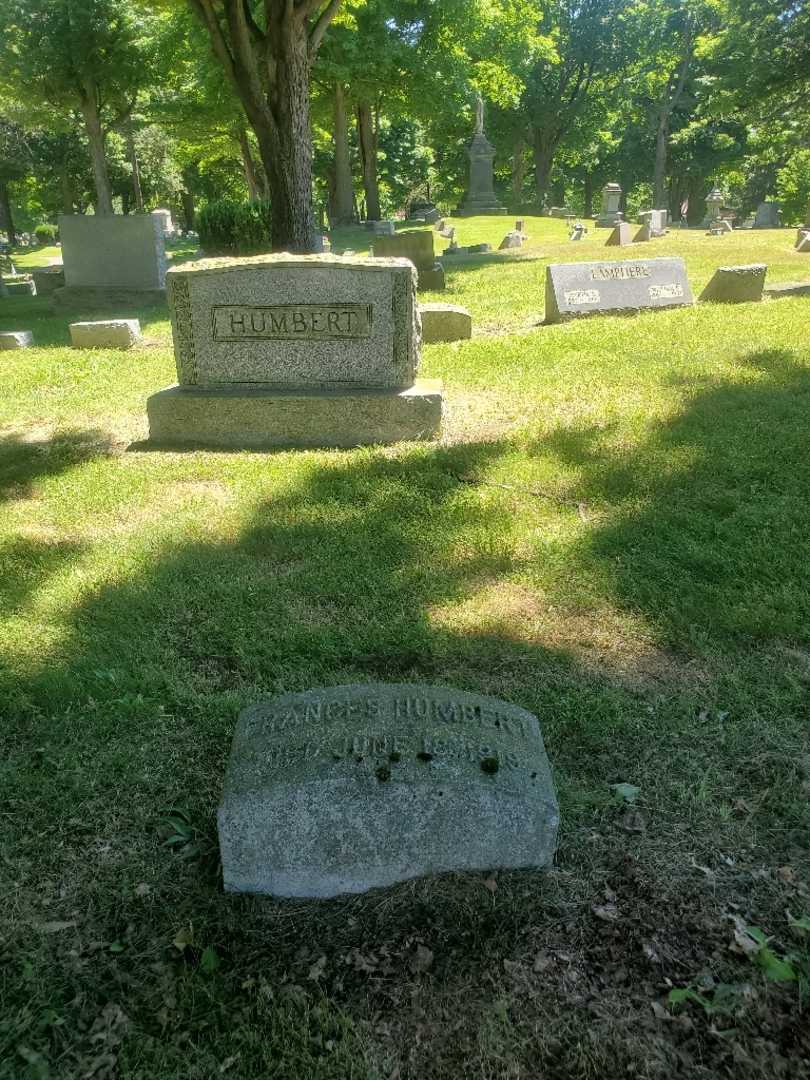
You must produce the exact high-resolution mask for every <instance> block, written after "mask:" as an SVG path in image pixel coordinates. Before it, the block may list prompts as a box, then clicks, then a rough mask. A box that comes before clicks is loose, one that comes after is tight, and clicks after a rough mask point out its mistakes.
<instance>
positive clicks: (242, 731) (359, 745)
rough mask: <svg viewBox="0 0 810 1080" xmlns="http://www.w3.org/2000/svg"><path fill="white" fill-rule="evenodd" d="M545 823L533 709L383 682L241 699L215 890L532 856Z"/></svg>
mask: <svg viewBox="0 0 810 1080" xmlns="http://www.w3.org/2000/svg"><path fill="white" fill-rule="evenodd" d="M558 824H559V809H558V805H557V799H556V795H555V791H554V785H553V781H552V778H551V771H550V768H549V764H548V759H547V757H546V752H545V748H544V746H543V738H542V734H541V731H540V725H539V723H538V721H537V718H536V717H535V716H533V715H532V714H531V713H529V712H526V711H525V710H523V709H520V708H517V707H516V706H514V705H509V704H507V703H505V702H503V701H498V700H496V699H495V698H488V697H481V696H479V695H478V694H470V693H465V692H463V691H459V690H452V689H449V688H446V687H430V686H414V685H396V684H393V685H392V684H369V685H362V686H338V687H333V688H330V689H325V690H311V691H309V692H307V693H301V694H289V695H286V696H284V697H279V698H275V699H271V700H269V701H265V702H261V703H259V704H257V705H255V706H253V707H251V708H248V709H246V710H245V711H244V712H243V713H242V714H241V716H240V717H239V721H238V723H237V727H236V732H235V735H234V739H233V746H232V750H231V757H230V762H229V765H228V771H227V775H226V778H225V784H224V791H223V797H222V803H221V805H220V809H219V815H218V829H219V844H220V854H221V859H222V875H223V882H224V886H225V889H226V891H228V892H247V893H259V894H266V895H273V896H281V897H285V896H286V897H324V898H325V897H332V896H339V895H342V894H348V893H361V892H365V891H366V890H368V889H373V888H378V887H381V886H387V885H392V884H394V883H396V882H400V881H406V880H408V879H410V878H415V877H421V876H424V875H427V874H439V873H444V872H447V871H476V870H477V871H481V870H499V869H510V868H524V867H525V868H539V867H545V866H548V865H549V864H550V863H551V861H552V859H553V857H554V852H555V847H556V840H557V829H558Z"/></svg>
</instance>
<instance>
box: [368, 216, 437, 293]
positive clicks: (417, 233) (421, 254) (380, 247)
mask: <svg viewBox="0 0 810 1080" xmlns="http://www.w3.org/2000/svg"><path fill="white" fill-rule="evenodd" d="M373 254H374V257H375V258H383V259H410V261H411V262H412V263H413V265H414V266H415V267H416V272H417V275H418V284H419V288H420V289H443V288H444V287H445V276H444V269H443V268H442V264H441V263H440V262H437V261H436V256H435V254H434V250H433V232H432V230H430V229H403V230H402V231H400V232H398V233H396V234H394V235H392V236H375V237H374V245H373Z"/></svg>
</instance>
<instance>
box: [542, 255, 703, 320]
mask: <svg viewBox="0 0 810 1080" xmlns="http://www.w3.org/2000/svg"><path fill="white" fill-rule="evenodd" d="M692 303H694V301H693V299H692V290H691V289H690V288H689V281H688V279H687V277H686V266H685V264H684V261H683V259H676V258H671V259H666V258H663V259H632V260H627V261H625V262H580V263H551V264H550V265H549V266H547V267H546V319H545V321H546V322H547V323H556V322H563V321H564V320H566V319H573V318H580V317H582V316H583V315H595V314H611V315H616V314H620V313H623V312H624V313H630V312H636V311H641V310H643V309H644V308H668V307H684V306H687V305H691V304H692Z"/></svg>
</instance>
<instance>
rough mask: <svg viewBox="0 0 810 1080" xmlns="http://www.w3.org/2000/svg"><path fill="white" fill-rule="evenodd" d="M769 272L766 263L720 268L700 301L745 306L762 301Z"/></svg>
mask: <svg viewBox="0 0 810 1080" xmlns="http://www.w3.org/2000/svg"><path fill="white" fill-rule="evenodd" d="M767 271H768V267H767V266H766V265H765V263H751V264H750V265H748V266H718V268H717V269H716V270H715V272H714V274H713V276H712V278H711V281H709V283H708V285H707V286H706V288H705V289H704V290H703V292H702V293H701V294H700V296H699V297H698V299H699V300H712V301H714V303H717V304H745V303H750V302H751V301H755V300H761V299H762V289H763V287H764V285H765V274H766V273H767Z"/></svg>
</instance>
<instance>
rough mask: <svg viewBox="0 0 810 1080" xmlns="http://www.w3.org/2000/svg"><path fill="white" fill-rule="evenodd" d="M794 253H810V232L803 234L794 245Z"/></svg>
mask: <svg viewBox="0 0 810 1080" xmlns="http://www.w3.org/2000/svg"><path fill="white" fill-rule="evenodd" d="M796 251H800V252H802V254H804V252H807V251H810V232H805V234H804V236H803V237H802V238H801V240H799V241H798V242H797V244H796Z"/></svg>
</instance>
